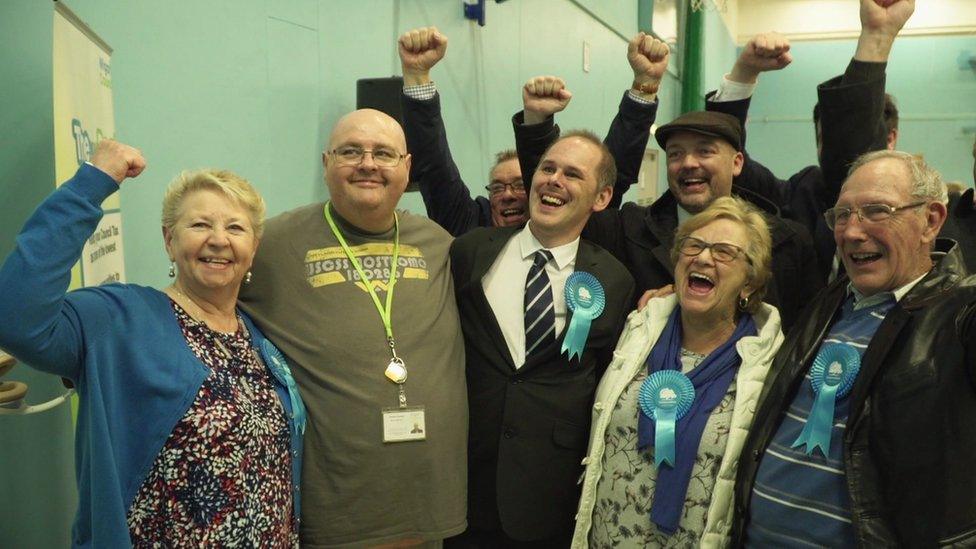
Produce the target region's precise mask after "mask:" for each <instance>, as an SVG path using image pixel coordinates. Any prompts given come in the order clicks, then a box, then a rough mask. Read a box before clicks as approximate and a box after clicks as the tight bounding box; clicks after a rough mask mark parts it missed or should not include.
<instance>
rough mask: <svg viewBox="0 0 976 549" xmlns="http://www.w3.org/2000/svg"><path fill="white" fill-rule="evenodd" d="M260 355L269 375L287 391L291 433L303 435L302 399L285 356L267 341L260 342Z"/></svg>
mask: <svg viewBox="0 0 976 549" xmlns="http://www.w3.org/2000/svg"><path fill="white" fill-rule="evenodd" d="M261 354H262V355H263V356H264V361H265V363H266V364H267V365H268V368H269V369H270V370H271V374H272V375H274V376H275V379H277V380H278V382H279V383H281V384H282V385H284V386H285V387H286V388H287V389H288V399H289V400H290V401H291V413H292V416H293V418H292V419H293V421H292V422H291V423H292V432H293V433H294V434H296V435H299V434H302V435H303V434H305V418H306V416H307V414H306V412H305V403H304V402H302V397H301V395H300V394H299V393H298V385H296V384H295V378H294V377H292V375H291V369H290V368H288V361H287V360H285V355H283V354H282V353H281V351H279V350H278V348H277V347H275V346H274V344H273V343H271V341H270V340H267V339H265V340H264V341H262V342H261Z"/></svg>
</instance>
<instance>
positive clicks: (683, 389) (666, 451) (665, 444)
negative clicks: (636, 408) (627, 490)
mask: <svg viewBox="0 0 976 549" xmlns="http://www.w3.org/2000/svg"><path fill="white" fill-rule="evenodd" d="M637 402H638V403H639V404H640V407H641V410H643V412H644V415H646V416H647V417H649V418H651V419H652V420H654V466H655V467H660V466H661V464H662V463H667V464H668V465H670V466H671V467H674V441H675V424H676V423H677V422H678V420H679V419H681V418H682V417H684V415H685V414H687V413H688V411H689V410H691V405H692V404H693V403H694V402H695V386H694V384H692V383H691V380H690V379H688V376H686V375H684V374H682V373H681V372H679V371H677V370H659V371H657V372H654V373H653V374H651V375H650V376H648V377H647V379H645V380H644V382H643V383H641V388H640V394H639V395H638V397H637Z"/></svg>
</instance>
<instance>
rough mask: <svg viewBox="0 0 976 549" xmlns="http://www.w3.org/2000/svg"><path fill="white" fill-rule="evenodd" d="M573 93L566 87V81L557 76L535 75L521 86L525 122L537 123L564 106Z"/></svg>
mask: <svg viewBox="0 0 976 549" xmlns="http://www.w3.org/2000/svg"><path fill="white" fill-rule="evenodd" d="M572 98H573V94H572V93H570V92H569V90H567V89H566V82H564V81H563V79H562V78H559V77H557V76H536V77H535V78H530V79H529V81H528V82H526V83H525V86H522V104H523V105H524V107H525V123H526V124H537V123H539V122H542V121H543V120H545V119H546V117H548V116H549V115H552V114H555V113H557V112H559V111H561V110H563V109H565V108H566V105H568V104H569V100H570V99H572Z"/></svg>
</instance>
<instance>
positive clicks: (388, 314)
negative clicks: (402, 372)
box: [325, 201, 400, 358]
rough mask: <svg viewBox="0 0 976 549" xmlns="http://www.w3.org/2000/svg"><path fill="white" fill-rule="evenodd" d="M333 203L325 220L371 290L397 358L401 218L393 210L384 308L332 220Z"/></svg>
mask: <svg viewBox="0 0 976 549" xmlns="http://www.w3.org/2000/svg"><path fill="white" fill-rule="evenodd" d="M331 203H332V202H331V201H329V202H326V203H325V220H326V221H328V222H329V227H330V228H331V229H332V234H334V235H335V237H336V239H337V240H338V241H339V245H340V246H342V251H344V252H345V253H346V257H348V258H349V262H350V263H352V266H353V267H355V268H356V272H357V273H359V279H360V280H362V281H363V284H364V285H365V286H366V291H367V292H369V296H370V297H372V298H373V304H374V305H376V310H377V311H379V313H380V319H381V320H382V321H383V327H384V328H386V339H387V342H388V343H389V344H390V350H391V351H392V352H393V356H394V358H396V351H395V350H394V348H393V286H394V285H395V284H396V279H397V276H396V273H397V260H398V259H399V257H400V220H399V218H398V217H397V214H396V212H393V264H392V265H390V281H389V283H388V284H387V286H386V307H385V308H384V307H383V305H382V304H381V303H380V298H379V296H378V295H376V290H374V289H373V285H372V284H370V282H369V280H368V279H367V278H366V273H365V272H364V271H363V267H362V265H361V264H360V263H359V260H358V259H356V256H354V255H353V253H352V250H351V249H349V245H348V244H346V239H345V238H343V237H342V233H341V232H339V228H338V227H336V224H335V222H334V221H332V214H331V213H329V205H330V204H331Z"/></svg>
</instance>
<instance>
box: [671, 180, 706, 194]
mask: <svg viewBox="0 0 976 549" xmlns="http://www.w3.org/2000/svg"><path fill="white" fill-rule="evenodd" d="M678 184H679V185H680V186H681V188H682V189H683V190H685V191H688V192H702V191H704V190H705V189H706V188H708V179H706V178H704V177H686V178H682V179H680V180H679V181H678Z"/></svg>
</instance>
